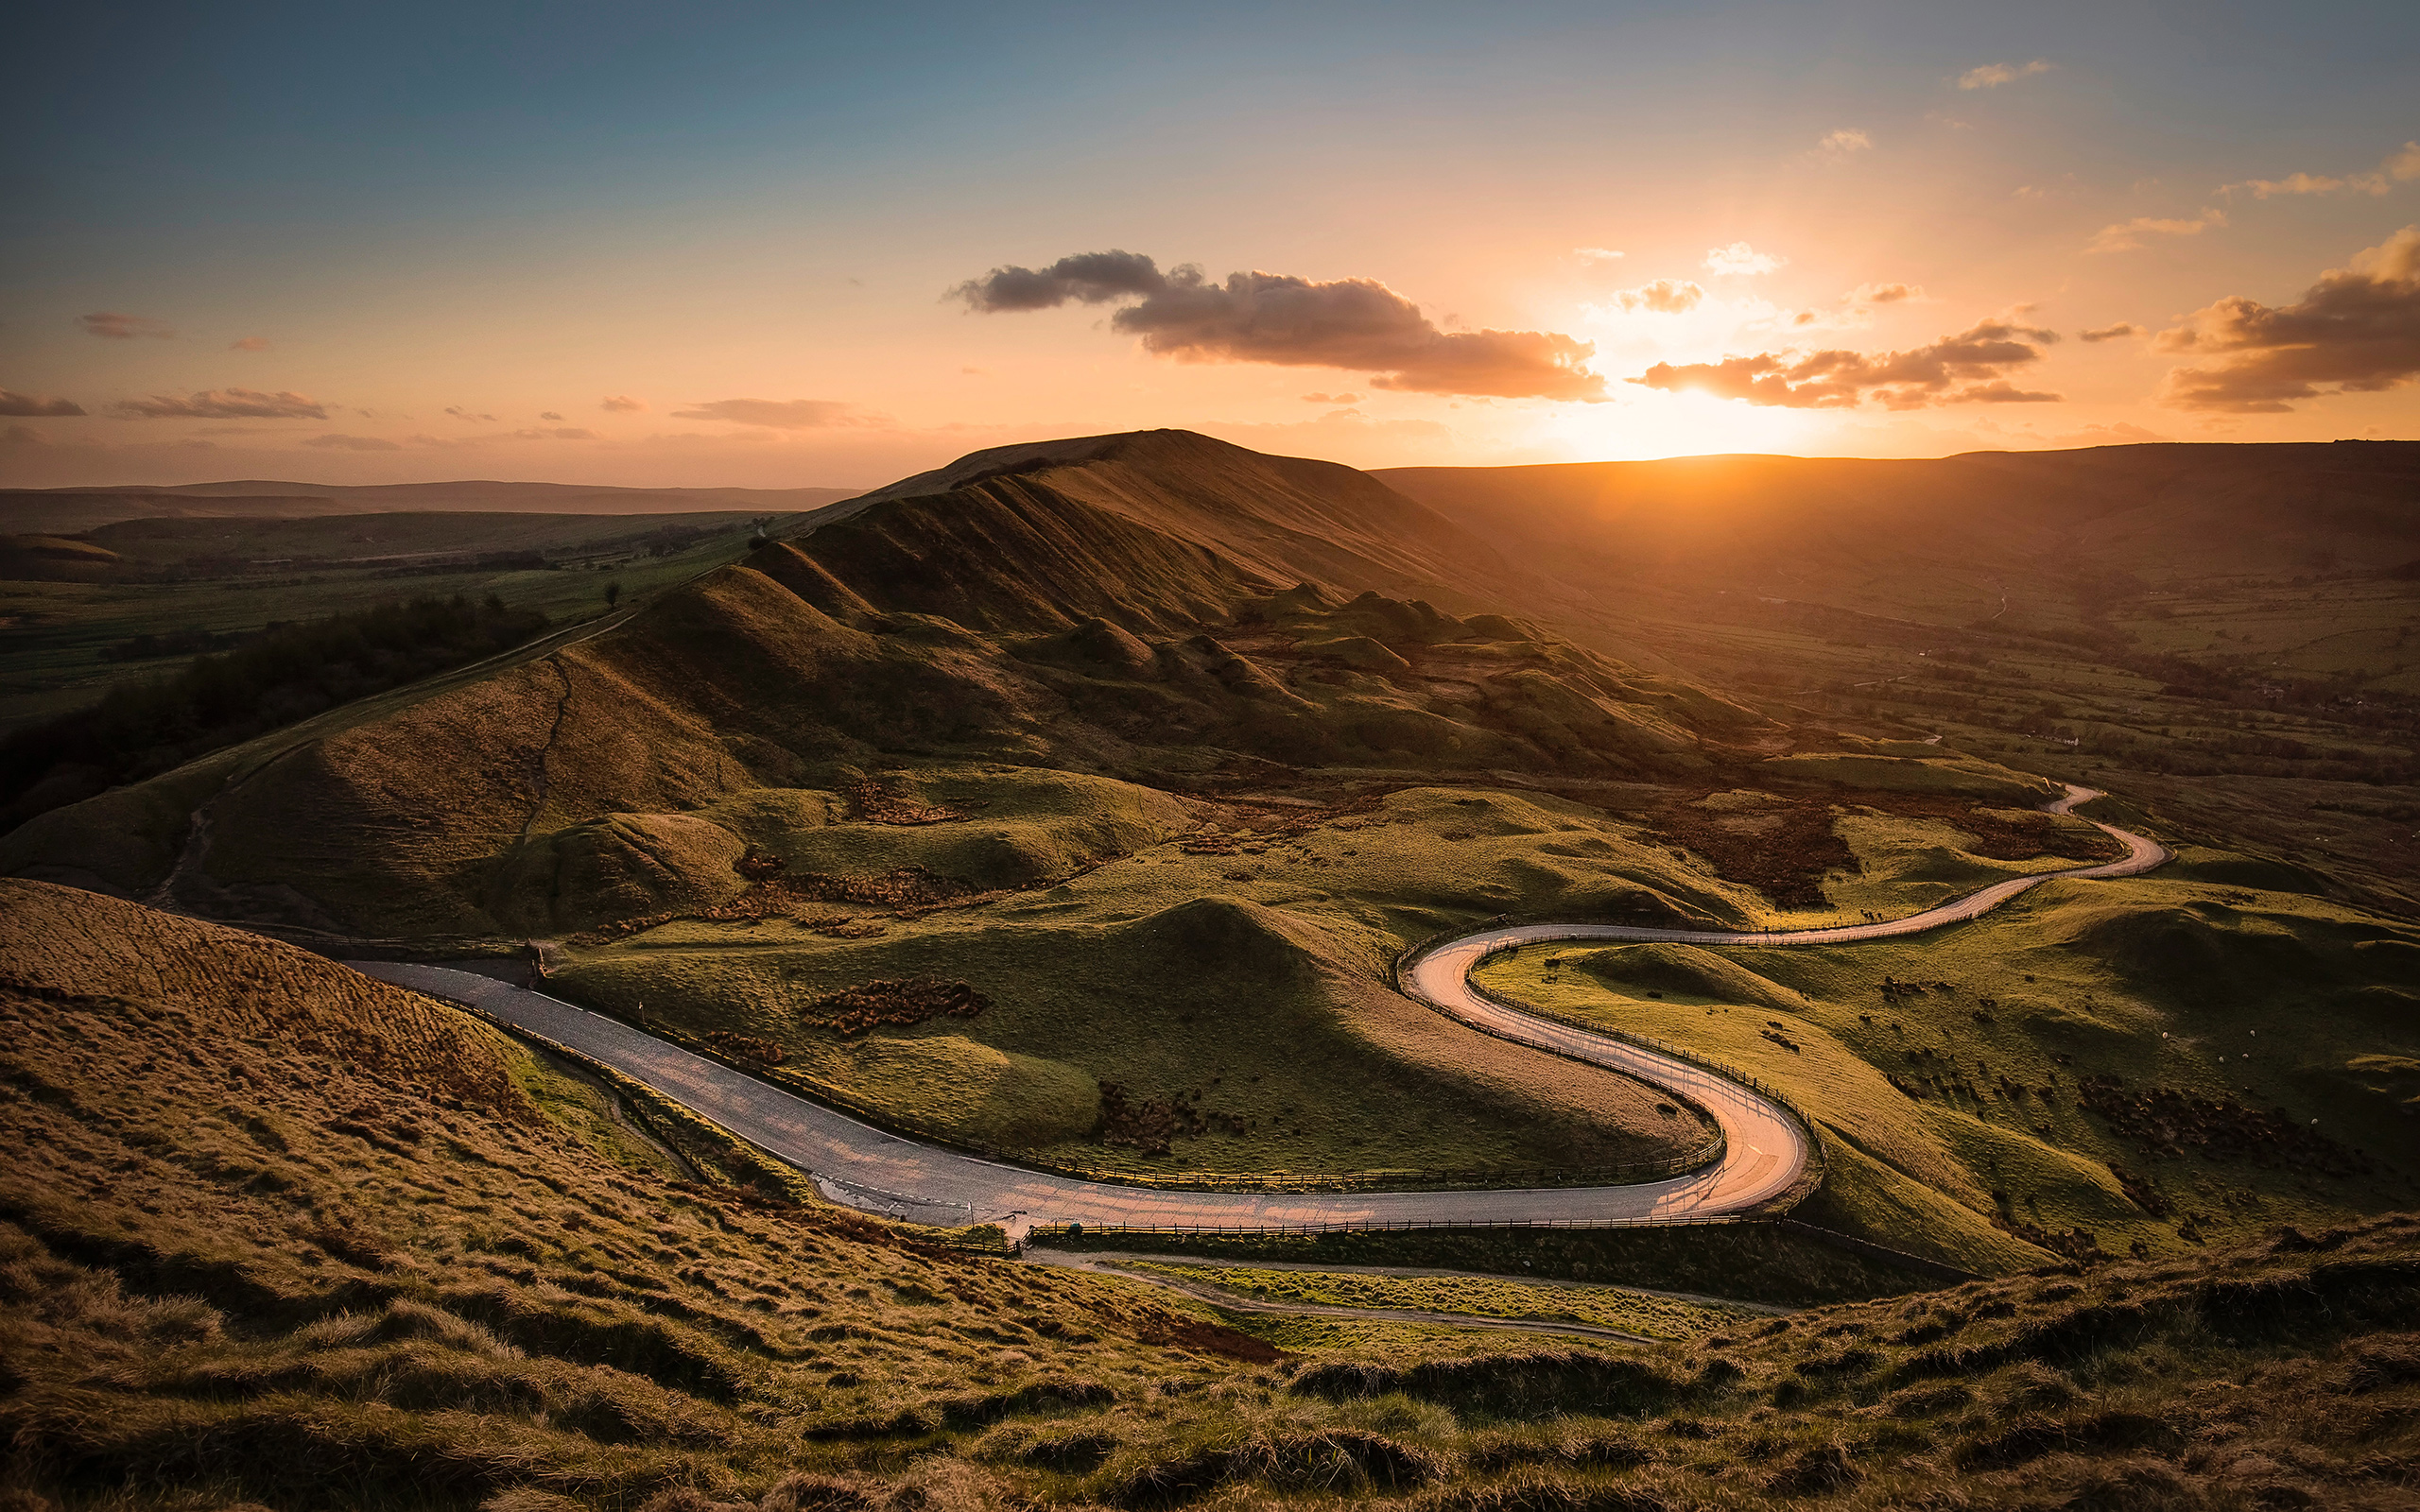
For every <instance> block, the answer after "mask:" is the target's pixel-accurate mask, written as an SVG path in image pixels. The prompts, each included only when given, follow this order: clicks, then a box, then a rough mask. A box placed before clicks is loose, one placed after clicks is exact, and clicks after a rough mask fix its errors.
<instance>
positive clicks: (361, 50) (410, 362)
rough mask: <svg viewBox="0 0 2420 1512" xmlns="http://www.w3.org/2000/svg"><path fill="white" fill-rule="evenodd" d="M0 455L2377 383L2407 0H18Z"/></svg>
mask: <svg viewBox="0 0 2420 1512" xmlns="http://www.w3.org/2000/svg"><path fill="white" fill-rule="evenodd" d="M10 33H11V37H10V43H9V46H8V47H7V48H6V49H0V122H5V128H0V486H9V487H43V488H47V487H64V486H79V485H109V484H145V483H180V482H195V481H211V480H225V479H235V478H266V479H277V480H292V481H302V482H319V483H379V482H404V481H423V480H435V479H445V478H462V477H481V478H509V479H534V480H554V481H562V482H581V483H602V484H620V485H632V486H648V487H672V486H688V487H731V486H745V487H761V488H786V487H808V486H820V487H871V486H873V485H877V484H880V483H883V482H886V481H889V480H890V479H892V478H895V477H898V476H901V475H904V474H907V473H909V472H917V471H920V470H923V469H925V468H928V467H932V466H935V465H938V464H940V463H942V462H944V461H946V460H948V459H950V458H951V457H954V456H957V455H962V454H964V453H966V452H969V451H973V450H977V449H978V448H981V447H985V446H993V445H999V444H1004V443H1008V442H1013V441H1021V440H1032V439H1040V438H1048V437H1055V436H1073V435H1088V434H1096V433H1100V432H1108V431H1119V430H1132V429H1143V428H1150V427H1156V426H1181V427H1185V428H1189V429H1195V430H1200V431H1204V432H1207V433H1209V434H1211V435H1214V436H1219V437H1222V438H1227V439H1229V440H1233V441H1236V442H1239V443H1241V444H1244V445H1247V446H1252V447H1255V448H1258V449H1260V450H1264V451H1271V452H1280V453H1286V454H1290V455H1307V456H1321V457H1329V458H1333V459H1336V460H1339V461H1343V462H1349V463H1352V464H1354V465H1357V466H1363V467H1381V466H1399V465H1416V464H1461V465H1494V464H1505V463H1525V462H1549V461H1581V460H1595V459H1611V458H1637V457H1653V456H1667V455H1696V454H1703V453H1715V452H1783V453H1793V454H1798V455H1868V456H1937V455H1948V454H1952V453H1957V452H1964V451H1974V450H1999V449H2032V448H2042V447H2071V446H2091V445H2104V444H2113V443H2125V442H2132V441H2151V440H2192V441H2202V440H2221V441H2274V440H2325V439H2335V438H2416V437H2420V88H2415V87H2414V73H2413V66H2414V65H2413V60H2414V59H2415V58H2420V7H2415V6H2412V5H2411V4H2409V3H2408V0H2401V3H2394V4H2375V5H2353V4H2326V3H2305V4H2302V5H2298V6H2292V7H2287V6H2278V5H2273V4H2262V5H2237V4H2226V3H2207V0H2204V3H2192V4H2151V5H2128V4H2123V3H2097V4H2091V5H2064V4H2057V3H2029V4H2027V5H2023V6H2011V5H2007V4H2004V3H2002V4H1994V5H1989V6H1985V5H1961V4H1941V3H1931V4H1827V3H1820V0H1786V3H1764V4H1723V3H1719V0H1717V3H1707V4H1696V5H1689V6H1681V5H1672V4H1660V5H1623V4H1591V5H1577V4H1574V5H1562V4H1521V3H1498V4H1492V5H1487V6H1477V5H1467V4H1465V5H1455V6H1435V5H1422V4H1417V3H1409V0H1398V3H1393V4H1387V5H1370V6H1363V5H1352V4H1316V3H1314V4H1304V3H1302V0H1295V3H1293V4H1290V5H1282V6H1280V5H1271V6H1261V5H1255V4H1249V3H1235V4H1225V5H1220V6H1205V7H1175V6H1133V5H1117V6H1108V5H1098V6H1052V5H1029V6H1022V7H1002V6H997V5H984V6H979V7H977V6H918V5H913V4H899V5H891V6H884V7H869V6H862V5H851V6H846V7H840V6H818V5H800V4H787V5H764V6H749V5H713V4H700V5H695V6H681V7H666V6H661V5H648V6H639V5H625V4H619V3H610V0H609V3H591V4H582V5H579V6H568V5H566V6H549V5H522V6H514V7H493V6H478V7H473V6H468V5H449V4H442V3H440V4H423V5H417V6H413V7H408V8H406V7H395V6H376V7H372V6H365V5H357V4H343V3H337V4H327V3H317V4H312V5H309V6H284V5H277V4H257V5H251V6H246V7H241V8H229V7H196V6H167V5H160V6H143V5H128V6H118V7H48V8H41V9H39V10H37V11H31V12H28V14H27V15H26V16H25V17H22V18H20V19H18V20H16V21H13V22H12V23H11V27H10Z"/></svg>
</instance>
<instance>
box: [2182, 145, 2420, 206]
mask: <svg viewBox="0 0 2420 1512" xmlns="http://www.w3.org/2000/svg"><path fill="white" fill-rule="evenodd" d="M2414 179H2420V142H2406V143H2405V144H2403V146H2402V147H2401V148H2399V149H2398V150H2396V151H2395V152H2394V153H2393V154H2391V155H2390V156H2389V157H2388V158H2387V160H2386V161H2385V162H2384V163H2379V164H2378V165H2377V170H2376V171H2374V172H2371V173H2355V174H2348V175H2346V176H2345V177H2343V178H2341V179H2340V178H2336V177H2334V176H2332V175H2329V174H2324V173H2290V174H2288V175H2286V177H2284V178H2282V179H2246V180H2243V181H2241V182H2240V183H2222V184H2221V185H2219V193H2221V194H2222V195H2231V194H2233V193H2235V192H2236V191H2237V190H2238V189H2241V190H2244V191H2245V192H2247V193H2249V194H2250V195H2251V196H2252V197H2253V198H2255V199H2272V198H2276V197H2277V196H2279V195H2332V194H2335V193H2337V192H2338V191H2340V190H2345V189H2349V190H2351V191H2353V192H2354V193H2355V194H2359V195H2383V194H2386V193H2388V192H2389V191H2390V190H2392V189H2394V186H2395V185H2396V184H2399V183H2410V182H2411V180H2414Z"/></svg>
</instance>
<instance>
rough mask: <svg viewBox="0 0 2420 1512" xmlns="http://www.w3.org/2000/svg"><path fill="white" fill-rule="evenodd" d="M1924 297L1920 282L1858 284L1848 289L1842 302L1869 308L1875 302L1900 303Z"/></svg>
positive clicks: (1922, 286)
mask: <svg viewBox="0 0 2420 1512" xmlns="http://www.w3.org/2000/svg"><path fill="white" fill-rule="evenodd" d="M1924 297H1925V290H1924V285H1923V284H1921V283H1860V284H1858V286H1857V287H1855V288H1853V289H1851V290H1849V292H1848V295H1847V297H1846V299H1845V300H1844V301H1843V302H1844V303H1847V304H1850V305H1854V306H1857V307H1858V308H1870V307H1871V306H1874V305H1876V304H1902V303H1905V302H1907V301H1910V300H1921V299H1923V298H1924Z"/></svg>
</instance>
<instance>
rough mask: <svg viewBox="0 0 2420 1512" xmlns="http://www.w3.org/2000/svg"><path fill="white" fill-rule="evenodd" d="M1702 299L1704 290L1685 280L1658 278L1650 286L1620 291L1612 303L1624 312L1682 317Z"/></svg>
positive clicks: (1643, 285) (1647, 284) (1642, 285)
mask: <svg viewBox="0 0 2420 1512" xmlns="http://www.w3.org/2000/svg"><path fill="white" fill-rule="evenodd" d="M1704 298H1705V290H1704V289H1703V288H1700V287H1699V286H1698V285H1697V284H1695V283H1690V282H1689V281H1688V280H1686V279H1668V278H1659V279H1657V280H1656V281H1655V282H1654V283H1642V284H1640V285H1639V286H1638V287H1637V288H1634V289H1623V290H1621V291H1620V292H1618V293H1616V295H1615V296H1614V302H1615V303H1616V304H1618V305H1620V306H1621V307H1622V308H1623V309H1625V310H1646V311H1650V312H1651V313H1652V314H1655V315H1682V314H1685V313H1686V312H1688V311H1690V310H1694V309H1696V308H1697V306H1698V301H1701V300H1703V299H1704Z"/></svg>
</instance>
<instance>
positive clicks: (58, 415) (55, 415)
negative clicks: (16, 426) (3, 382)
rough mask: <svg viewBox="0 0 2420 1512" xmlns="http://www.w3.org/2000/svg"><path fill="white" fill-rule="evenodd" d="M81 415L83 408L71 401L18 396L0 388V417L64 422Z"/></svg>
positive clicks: (38, 396)
mask: <svg viewBox="0 0 2420 1512" xmlns="http://www.w3.org/2000/svg"><path fill="white" fill-rule="evenodd" d="M82 413H84V406H83V405H81V404H77V403H76V402H75V401H74V400H72V399H51V398H48V397H46V396H44V395H42V394H19V393H12V392H10V391H9V390H8V389H6V388H0V415H7V416H14V417H16V418H18V419H23V420H65V419H66V418H67V417H69V416H71V415H81V414H82Z"/></svg>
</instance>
